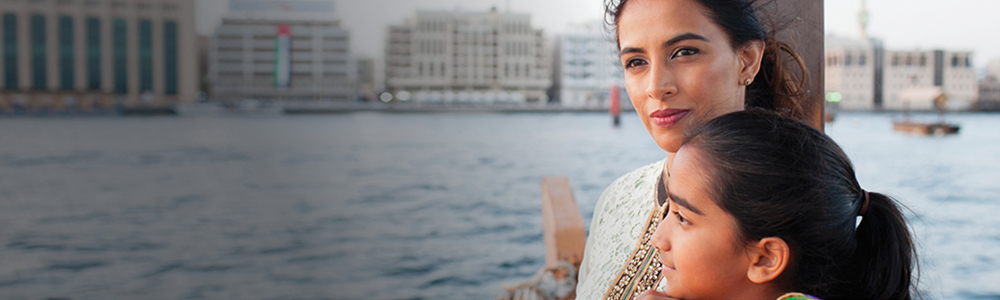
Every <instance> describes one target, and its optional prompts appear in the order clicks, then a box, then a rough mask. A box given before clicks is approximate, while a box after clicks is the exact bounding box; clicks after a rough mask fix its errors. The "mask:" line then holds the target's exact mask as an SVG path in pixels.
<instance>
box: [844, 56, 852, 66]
mask: <svg viewBox="0 0 1000 300" xmlns="http://www.w3.org/2000/svg"><path fill="white" fill-rule="evenodd" d="M851 58H852V57H851V54H850V53H848V54H846V55H844V65H845V66H850V65H851Z"/></svg>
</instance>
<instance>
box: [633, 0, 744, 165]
mask: <svg viewBox="0 0 1000 300" xmlns="http://www.w3.org/2000/svg"><path fill="white" fill-rule="evenodd" d="M618 41H619V46H620V47H621V53H620V58H621V63H622V66H624V68H625V88H626V90H627V91H628V95H629V98H631V100H632V104H633V105H634V106H635V109H636V112H637V113H638V114H639V118H640V119H642V123H643V125H645V126H646V130H647V131H649V133H650V135H652V136H653V139H654V140H655V141H656V144H657V145H658V146H660V148H662V149H663V150H666V151H667V152H671V153H673V152H676V151H677V149H678V148H679V147H680V143H681V141H682V140H683V138H684V131H685V129H687V128H689V127H693V126H697V125H698V124H701V123H704V122H705V121H708V120H710V119H712V118H715V117H717V116H720V115H723V114H726V113H729V112H733V111H738V110H742V109H743V103H744V100H743V98H744V93H745V87H744V86H743V85H742V84H741V83H742V82H743V81H744V80H746V79H747V78H753V75H756V73H757V70H758V69H759V64H760V57H761V56H760V55H762V53H763V42H760V43H756V42H754V43H750V44H752V45H754V46H760V47H759V48H760V49H759V50H760V51H759V52H760V53H755V52H751V53H745V52H746V51H743V50H741V51H736V50H734V49H733V47H732V46H731V45H729V38H728V36H727V35H726V33H725V32H724V31H723V29H722V27H719V26H718V25H716V24H715V23H714V22H712V20H711V19H709V18H708V16H706V11H705V9H704V8H702V7H701V5H700V4H698V3H697V2H695V1H694V0H630V1H629V2H628V3H627V4H626V5H625V7H624V8H623V9H622V13H621V17H620V19H619V21H618ZM754 49H757V48H753V47H751V50H754Z"/></svg>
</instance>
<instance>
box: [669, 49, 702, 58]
mask: <svg viewBox="0 0 1000 300" xmlns="http://www.w3.org/2000/svg"><path fill="white" fill-rule="evenodd" d="M695 54H698V49H694V48H680V49H677V52H674V56H673V57H674V58H676V57H681V56H691V55H695Z"/></svg>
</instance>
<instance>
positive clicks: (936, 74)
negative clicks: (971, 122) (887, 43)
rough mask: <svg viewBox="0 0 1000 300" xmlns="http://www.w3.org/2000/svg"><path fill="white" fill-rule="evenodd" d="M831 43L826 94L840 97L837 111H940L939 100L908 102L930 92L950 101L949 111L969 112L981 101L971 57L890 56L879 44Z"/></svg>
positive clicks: (940, 53)
mask: <svg viewBox="0 0 1000 300" xmlns="http://www.w3.org/2000/svg"><path fill="white" fill-rule="evenodd" d="M826 43H827V45H826V71H825V75H826V76H825V81H826V92H827V93H828V94H829V93H836V94H837V97H836V99H837V100H839V102H838V103H836V104H835V105H836V108H837V109H843V110H862V111H869V110H907V109H911V110H934V109H935V107H934V103H933V101H932V100H933V98H928V97H916V98H914V97H903V96H902V95H903V94H906V93H909V92H907V91H914V90H927V89H929V88H940V90H941V92H942V93H944V94H945V96H947V97H948V107H947V108H948V110H967V109H969V108H970V107H971V105H972V104H973V103H974V102H975V101H976V100H977V98H978V96H977V95H978V84H977V82H976V74H975V70H974V69H973V68H972V55H973V53H972V52H971V51H951V50H941V49H937V50H922V49H914V50H886V49H884V48H883V47H882V42H881V41H880V40H877V39H869V40H866V41H862V40H855V39H850V38H843V37H835V36H827V38H826ZM828 98H829V97H828ZM918 98H919V99H922V100H914V99H918ZM925 98H926V99H925Z"/></svg>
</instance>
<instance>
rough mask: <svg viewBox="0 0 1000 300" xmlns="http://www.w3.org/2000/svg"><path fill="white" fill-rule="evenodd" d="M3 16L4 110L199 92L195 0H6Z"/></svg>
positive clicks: (167, 99) (161, 99)
mask: <svg viewBox="0 0 1000 300" xmlns="http://www.w3.org/2000/svg"><path fill="white" fill-rule="evenodd" d="M0 18H2V22H0V33H2V42H3V46H2V50H3V51H2V56H3V59H0V70H2V72H0V83H2V84H3V85H2V91H3V92H2V93H0V110H5V109H18V108H23V109H28V110H34V109H43V110H45V109H51V110H63V109H76V108H79V109H92V108H111V107H114V106H116V105H126V106H132V105H169V104H173V103H178V102H190V101H194V100H195V98H196V93H197V83H198V62H197V53H196V38H195V32H194V1H193V0H156V1H152V0H4V1H0Z"/></svg>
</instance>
